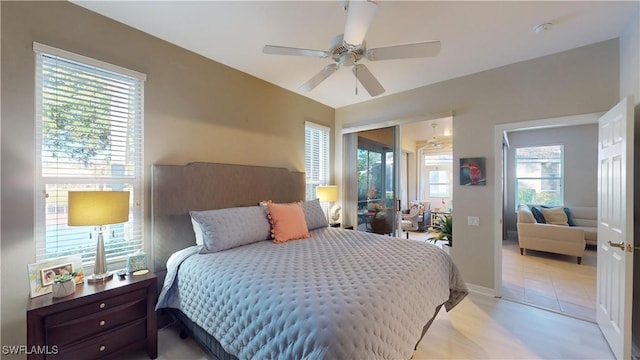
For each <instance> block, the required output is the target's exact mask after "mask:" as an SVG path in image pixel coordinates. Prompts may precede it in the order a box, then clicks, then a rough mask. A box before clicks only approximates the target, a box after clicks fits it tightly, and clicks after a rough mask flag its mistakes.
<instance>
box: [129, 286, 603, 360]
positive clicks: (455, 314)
mask: <svg viewBox="0 0 640 360" xmlns="http://www.w3.org/2000/svg"><path fill="white" fill-rule="evenodd" d="M206 358H207V357H206V356H205V353H204V352H203V351H202V350H201V349H200V348H199V347H198V345H197V344H195V343H194V342H193V340H191V339H186V340H182V339H180V338H179V336H178V330H177V329H176V328H175V327H171V326H169V327H165V328H162V329H160V330H159V332H158V359H161V360H168V359H184V360H199V359H206ZM613 358H614V357H613V354H612V353H611V351H610V350H609V347H608V345H607V343H606V342H605V340H604V338H603V337H602V334H601V333H600V330H599V329H598V326H597V325H595V324H594V323H591V322H588V321H583V320H579V319H575V318H572V317H568V316H565V315H561V314H558V313H555V312H550V311H546V310H542V309H539V308H535V307H531V306H526V305H523V304H520V303H516V302H512V301H508V300H501V299H496V298H493V297H489V296H485V295H478V294H471V295H469V296H468V297H467V298H466V299H464V300H463V301H462V302H461V303H460V304H459V305H458V306H457V307H456V308H454V309H453V310H451V312H449V313H447V312H446V311H444V309H443V310H442V311H441V312H440V313H439V314H438V316H437V317H436V320H435V321H434V322H433V324H432V325H431V328H430V329H429V331H428V332H427V334H426V335H425V337H424V338H423V339H422V341H421V342H420V344H419V345H418V349H417V350H416V352H415V353H414V355H413V359H613ZM129 359H131V360H138V359H147V357H146V354H145V353H144V352H140V353H137V354H131V357H129Z"/></svg>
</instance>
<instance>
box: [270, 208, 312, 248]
mask: <svg viewBox="0 0 640 360" xmlns="http://www.w3.org/2000/svg"><path fill="white" fill-rule="evenodd" d="M267 217H268V218H269V222H270V223H271V236H272V237H273V242H275V243H283V242H286V241H289V240H297V239H306V238H310V237H311V234H310V233H309V229H308V228H307V220H306V218H305V217H304V211H303V210H302V204H301V203H299V202H297V203H291V204H276V203H272V202H268V203H267Z"/></svg>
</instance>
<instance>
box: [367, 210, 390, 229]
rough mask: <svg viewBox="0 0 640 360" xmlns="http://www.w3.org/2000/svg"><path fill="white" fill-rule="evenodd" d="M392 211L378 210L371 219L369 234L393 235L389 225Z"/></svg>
mask: <svg viewBox="0 0 640 360" xmlns="http://www.w3.org/2000/svg"><path fill="white" fill-rule="evenodd" d="M391 211H392V209H387V208H379V209H377V210H376V211H375V214H374V215H373V216H372V217H371V232H373V233H376V234H382V235H391V234H392V233H393V224H392V223H391V221H390V220H391V218H392V216H391V215H392V214H391Z"/></svg>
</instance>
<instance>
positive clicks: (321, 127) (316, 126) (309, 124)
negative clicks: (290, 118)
mask: <svg viewBox="0 0 640 360" xmlns="http://www.w3.org/2000/svg"><path fill="white" fill-rule="evenodd" d="M304 126H305V127H311V128H314V129H318V130H322V131H326V132H331V128H330V127H328V126H324V125H320V124H318V123H315V122H313V121H309V120H305V121H304Z"/></svg>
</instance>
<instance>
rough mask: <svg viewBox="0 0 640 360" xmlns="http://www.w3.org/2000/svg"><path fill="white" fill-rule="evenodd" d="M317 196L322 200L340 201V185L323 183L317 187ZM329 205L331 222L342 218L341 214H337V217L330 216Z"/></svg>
mask: <svg viewBox="0 0 640 360" xmlns="http://www.w3.org/2000/svg"><path fill="white" fill-rule="evenodd" d="M316 196H317V197H318V200H320V202H326V203H332V202H334V201H338V187H337V186H335V185H323V186H318V187H316ZM328 211H329V207H328V206H327V220H328V221H329V222H330V223H331V222H336V221H338V219H339V218H340V216H339V215H337V216H335V218H330V217H329V213H328Z"/></svg>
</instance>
